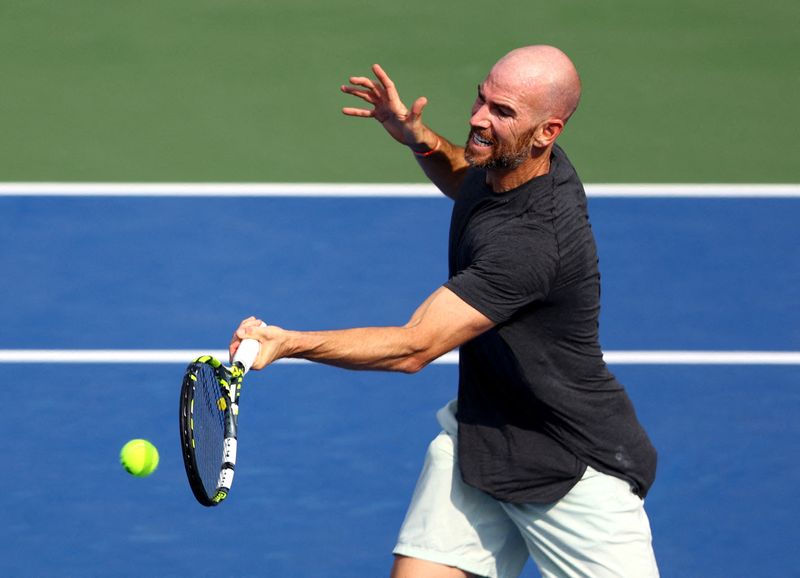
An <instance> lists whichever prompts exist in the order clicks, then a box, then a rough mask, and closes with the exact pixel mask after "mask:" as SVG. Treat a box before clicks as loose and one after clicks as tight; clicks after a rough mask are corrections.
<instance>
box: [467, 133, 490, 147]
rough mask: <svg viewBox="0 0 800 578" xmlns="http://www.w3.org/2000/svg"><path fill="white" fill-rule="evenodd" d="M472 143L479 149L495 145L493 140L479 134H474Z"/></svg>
mask: <svg viewBox="0 0 800 578" xmlns="http://www.w3.org/2000/svg"><path fill="white" fill-rule="evenodd" d="M472 142H473V143H475V144H476V145H478V146H479V147H490V146H492V145H493V144H494V142H492V140H491V139H489V138H486V137H484V136H481V135H480V134H479V133H477V132H473V133H472Z"/></svg>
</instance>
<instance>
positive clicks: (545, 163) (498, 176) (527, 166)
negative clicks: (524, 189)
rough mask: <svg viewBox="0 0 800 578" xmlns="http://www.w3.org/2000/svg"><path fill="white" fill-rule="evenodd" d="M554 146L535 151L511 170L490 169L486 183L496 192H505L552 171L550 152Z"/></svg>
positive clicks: (487, 172)
mask: <svg viewBox="0 0 800 578" xmlns="http://www.w3.org/2000/svg"><path fill="white" fill-rule="evenodd" d="M552 150H553V146H552V145H550V146H549V147H547V148H546V149H542V150H537V151H535V154H534V155H531V157H530V158H529V159H527V160H526V161H524V162H523V163H522V164H521V165H519V166H518V167H516V168H514V169H510V170H501V169H488V170H487V171H486V184H487V185H489V187H491V189H492V191H494V192H495V193H504V192H506V191H510V190H512V189H516V188H517V187H519V186H522V185H524V184H525V183H527V182H528V181H531V180H533V179H535V178H536V177H540V176H542V175H546V174H547V173H549V172H550V153H551V152H552Z"/></svg>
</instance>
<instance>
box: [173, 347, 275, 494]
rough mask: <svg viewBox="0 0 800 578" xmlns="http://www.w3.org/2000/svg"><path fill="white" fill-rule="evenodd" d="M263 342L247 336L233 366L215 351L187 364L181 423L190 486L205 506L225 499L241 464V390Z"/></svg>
mask: <svg viewBox="0 0 800 578" xmlns="http://www.w3.org/2000/svg"><path fill="white" fill-rule="evenodd" d="M259 349H260V344H259V342H258V341H257V340H255V339H244V340H242V342H241V343H240V344H239V349H237V350H236V354H235V355H234V357H233V363H231V366H230V367H226V366H224V365H223V364H222V363H221V362H220V361H219V360H217V359H215V358H214V357H212V356H210V355H203V356H202V357H198V358H197V359H196V360H195V361H193V362H192V363H190V364H189V366H188V367H187V368H186V373H185V374H184V376H183V385H182V386H181V401H180V428H181V451H182V453H183V465H184V466H185V467H186V476H187V477H188V478H189V486H190V487H191V488H192V493H193V494H194V497H195V498H197V501H198V502H200V503H201V504H203V505H204V506H216V505H218V504H220V503H221V502H222V501H223V500H224V499H225V498H227V497H228V493H229V492H230V491H231V484H232V483H233V473H234V467H235V466H236V446H237V425H238V421H239V394H240V392H241V388H242V379H243V378H244V375H245V374H246V373H247V372H248V371H249V370H250V367H251V366H252V365H253V362H254V361H255V359H256V357H257V356H258V352H259Z"/></svg>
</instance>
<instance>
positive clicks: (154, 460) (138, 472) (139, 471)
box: [119, 440, 158, 478]
mask: <svg viewBox="0 0 800 578" xmlns="http://www.w3.org/2000/svg"><path fill="white" fill-rule="evenodd" d="M119 462H120V463H121V464H122V467H123V468H125V470H126V471H127V472H128V473H129V474H131V475H132V476H136V477H139V478H143V477H145V476H149V475H150V474H152V473H153V472H154V471H155V469H156V468H157V467H158V450H157V449H156V446H154V445H153V444H151V443H150V442H149V441H147V440H131V441H129V442H128V443H126V444H125V445H124V446H122V451H121V452H119Z"/></svg>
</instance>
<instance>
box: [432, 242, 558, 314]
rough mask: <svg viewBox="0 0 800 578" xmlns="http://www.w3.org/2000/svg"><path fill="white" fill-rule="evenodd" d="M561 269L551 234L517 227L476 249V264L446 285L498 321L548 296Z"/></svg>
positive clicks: (459, 273) (474, 262) (473, 262)
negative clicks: (559, 268) (558, 270)
mask: <svg viewBox="0 0 800 578" xmlns="http://www.w3.org/2000/svg"><path fill="white" fill-rule="evenodd" d="M557 269H558V251H557V247H556V246H555V242H554V240H553V238H552V235H551V234H548V233H547V232H545V231H542V230H539V229H535V230H530V229H528V230H522V231H520V230H517V231H508V232H504V233H502V234H498V235H494V236H493V237H492V239H491V240H490V241H489V242H485V243H484V244H483V245H482V246H480V247H478V248H477V249H476V250H475V255H474V258H473V259H472V264H471V265H470V266H469V267H467V268H466V269H463V270H462V271H459V272H458V273H457V274H455V275H454V276H453V277H451V278H450V279H449V280H448V281H447V283H445V287H447V288H448V289H450V290H451V291H452V292H453V293H455V294H456V295H458V296H459V297H460V298H461V299H463V300H464V301H465V302H466V303H468V304H469V305H471V306H472V307H474V308H475V309H477V310H478V311H480V312H481V313H482V314H483V315H485V316H486V317H488V318H489V319H491V320H492V321H493V322H494V323H503V322H504V321H507V320H508V319H510V318H511V317H512V316H513V315H514V314H515V313H517V311H519V310H520V309H522V308H523V307H525V306H527V305H530V304H531V303H534V302H535V301H540V300H542V299H544V298H546V297H547V295H548V294H549V292H550V288H551V286H552V284H553V281H554V279H555V275H556V272H557Z"/></svg>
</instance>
